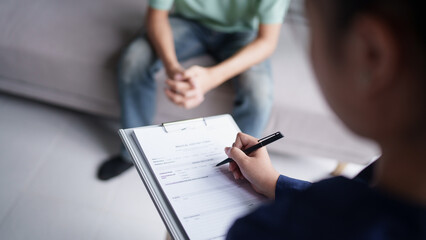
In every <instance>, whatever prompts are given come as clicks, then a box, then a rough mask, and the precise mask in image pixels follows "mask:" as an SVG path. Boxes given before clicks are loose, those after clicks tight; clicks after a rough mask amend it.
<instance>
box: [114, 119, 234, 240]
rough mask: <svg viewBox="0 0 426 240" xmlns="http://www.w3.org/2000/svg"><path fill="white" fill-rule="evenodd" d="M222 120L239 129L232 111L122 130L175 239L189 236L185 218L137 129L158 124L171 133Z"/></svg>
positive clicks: (155, 126) (126, 142) (165, 131)
mask: <svg viewBox="0 0 426 240" xmlns="http://www.w3.org/2000/svg"><path fill="white" fill-rule="evenodd" d="M219 120H221V121H226V122H228V123H229V124H231V125H232V128H233V130H234V131H235V133H237V132H239V131H240V129H239V127H238V126H237V124H236V123H235V121H234V119H233V118H232V117H231V116H230V115H229V114H225V115H218V116H212V117H206V118H198V119H190V120H183V121H176V122H169V123H163V124H160V125H153V126H146V127H140V128H132V129H120V130H119V135H120V137H121V139H122V142H123V144H124V146H125V147H126V149H127V151H128V152H129V154H130V156H131V158H132V160H133V162H134V164H135V167H136V169H137V171H138V173H139V175H140V177H141V179H142V181H143V183H144V185H145V187H146V189H147V191H148V193H149V195H150V197H151V199H152V201H153V203H154V205H155V207H156V208H157V211H158V213H159V214H160V216H161V218H162V220H163V222H164V224H165V226H166V228H167V230H168V232H169V234H170V236H171V237H172V238H173V239H189V238H190V237H189V235H188V233H187V231H186V230H185V228H184V226H183V224H182V222H181V221H180V220H179V218H178V216H177V213H176V212H175V210H174V209H173V207H172V204H171V202H170V201H169V200H168V198H167V195H166V193H165V192H164V191H163V188H162V186H161V184H160V182H159V181H158V179H157V176H156V175H155V173H154V171H153V169H152V168H151V165H150V163H149V161H148V159H147V156H146V155H145V153H144V152H143V150H142V149H141V146H140V145H139V142H138V139H137V137H136V134H135V130H138V129H143V130H153V128H155V129H156V130H159V129H161V130H162V132H164V133H165V134H169V133H173V132H185V131H191V130H194V128H209V127H210V126H209V123H213V122H215V121H219Z"/></svg>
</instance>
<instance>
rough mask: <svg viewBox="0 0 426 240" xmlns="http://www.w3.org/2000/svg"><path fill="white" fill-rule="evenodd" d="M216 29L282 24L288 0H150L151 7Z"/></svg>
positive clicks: (232, 29) (224, 29)
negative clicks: (172, 11)
mask: <svg viewBox="0 0 426 240" xmlns="http://www.w3.org/2000/svg"><path fill="white" fill-rule="evenodd" d="M173 3H174V12H175V13H176V14H178V15H181V16H183V17H185V18H188V19H192V20H195V21H198V22H200V23H201V24H203V25H205V26H207V27H209V28H211V29H213V30H216V31H219V32H245V31H252V30H257V29H258V27H259V24H274V23H282V22H283V19H284V15H285V13H286V11H287V9H288V6H289V3H290V0H150V1H149V5H150V6H151V7H152V8H154V9H159V10H170V9H171V8H172V6H173Z"/></svg>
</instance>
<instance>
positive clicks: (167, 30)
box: [147, 8, 179, 68]
mask: <svg viewBox="0 0 426 240" xmlns="http://www.w3.org/2000/svg"><path fill="white" fill-rule="evenodd" d="M147 28H148V37H149V39H150V41H151V43H152V44H153V45H154V48H155V51H156V53H157V55H158V56H159V57H160V58H161V60H162V62H163V64H164V66H165V67H166V68H173V67H177V66H179V62H178V60H177V57H176V51H175V46H174V40H173V32H172V29H171V27H170V22H169V19H168V12H167V11H160V10H156V9H152V8H150V9H149V10H148V18H147Z"/></svg>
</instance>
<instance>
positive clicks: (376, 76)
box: [353, 15, 400, 96]
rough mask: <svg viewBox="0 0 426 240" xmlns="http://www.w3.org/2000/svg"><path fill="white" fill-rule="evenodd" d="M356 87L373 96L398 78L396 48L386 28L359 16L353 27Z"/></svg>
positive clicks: (392, 35) (380, 22)
mask: <svg viewBox="0 0 426 240" xmlns="http://www.w3.org/2000/svg"><path fill="white" fill-rule="evenodd" d="M353 27H354V28H353V33H354V35H353V36H354V38H355V39H354V41H355V42H356V43H355V46H354V47H355V49H354V50H355V51H356V53H355V56H356V58H358V59H356V60H355V61H357V63H358V65H359V68H358V71H359V76H355V77H358V78H359V86H360V87H361V88H364V90H367V91H366V92H365V93H366V94H368V95H370V96H375V95H376V94H377V93H378V92H380V91H382V90H384V89H386V88H387V87H389V86H390V85H392V84H393V82H394V81H395V80H396V79H398V77H399V71H400V69H399V68H400V66H399V63H398V59H400V56H399V55H400V52H399V51H400V49H399V47H398V44H397V41H396V38H395V36H394V34H393V32H392V31H391V29H390V27H389V26H388V25H386V24H385V23H384V22H383V21H381V20H380V19H378V18H377V17H373V16H370V15H363V16H360V17H358V18H356V20H355V22H354V25H353Z"/></svg>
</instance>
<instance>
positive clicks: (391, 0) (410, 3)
mask: <svg viewBox="0 0 426 240" xmlns="http://www.w3.org/2000/svg"><path fill="white" fill-rule="evenodd" d="M311 1H312V2H316V4H319V7H320V8H321V10H322V12H323V13H325V14H326V15H325V18H326V21H327V25H328V26H329V27H330V32H329V33H330V34H331V37H332V39H330V40H338V39H339V38H340V37H341V36H342V35H344V34H345V31H346V30H347V29H348V28H349V27H350V25H351V23H352V22H353V20H354V19H355V17H356V16H358V15H361V14H370V15H373V16H377V17H379V18H382V19H383V20H384V21H386V23H387V24H388V25H389V26H390V27H391V30H392V31H393V33H394V35H395V37H396V39H397V41H399V44H400V46H403V47H404V52H406V53H407V51H408V53H410V52H411V54H410V55H411V57H412V54H415V55H419V54H420V53H419V51H418V50H421V51H422V53H421V54H422V55H423V56H424V55H425V54H424V53H426V51H425V50H426V24H424V23H423V22H424V18H425V16H424V15H425V14H426V11H425V10H426V2H425V1H422V0H311ZM413 44H415V45H414V46H415V49H406V48H405V46H411V47H412V46H413ZM412 51H415V52H412Z"/></svg>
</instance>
